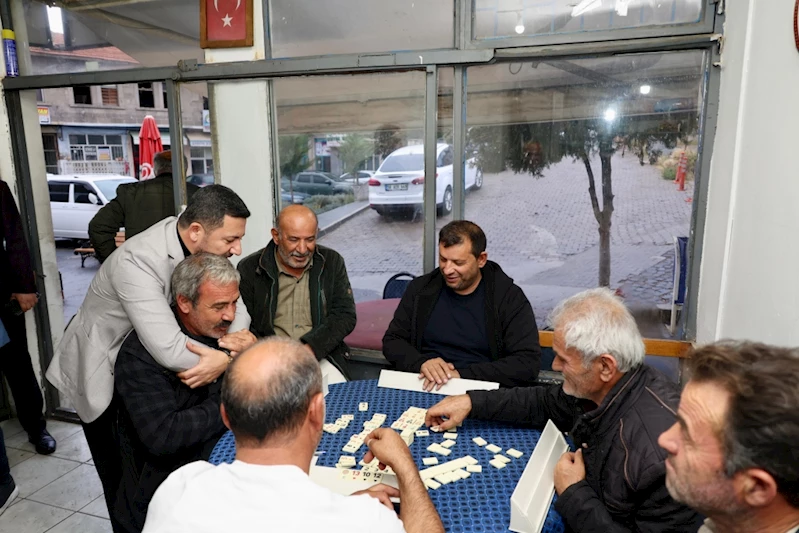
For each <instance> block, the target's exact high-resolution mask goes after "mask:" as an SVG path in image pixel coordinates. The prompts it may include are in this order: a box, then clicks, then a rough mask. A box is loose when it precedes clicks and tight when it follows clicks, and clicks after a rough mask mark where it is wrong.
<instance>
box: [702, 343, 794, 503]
mask: <svg viewBox="0 0 799 533" xmlns="http://www.w3.org/2000/svg"><path fill="white" fill-rule="evenodd" d="M688 367H689V371H690V372H691V381H695V382H699V383H715V384H718V385H720V386H721V387H723V388H724V390H726V391H727V392H728V393H729V395H730V404H729V410H728V412H727V418H726V420H725V422H724V427H723V434H722V435H721V436H720V439H721V442H722V445H723V448H724V453H725V456H726V457H725V470H726V474H727V476H732V475H734V474H735V473H736V472H740V471H741V470H744V469H746V468H760V469H763V470H765V471H766V472H768V473H769V474H771V476H772V477H773V478H774V479H775V481H776V482H777V490H778V491H779V493H780V494H782V496H783V497H784V498H785V499H786V501H787V502H788V503H789V504H790V505H791V506H793V507H796V508H799V445H797V443H799V415H798V414H797V413H799V349H796V348H780V347H776V346H769V345H766V344H761V343H756V342H743V341H721V342H717V343H714V344H709V345H707V346H703V347H701V348H699V349H697V350H696V351H695V352H694V353H693V355H692V356H691V358H690V359H689V360H688Z"/></svg>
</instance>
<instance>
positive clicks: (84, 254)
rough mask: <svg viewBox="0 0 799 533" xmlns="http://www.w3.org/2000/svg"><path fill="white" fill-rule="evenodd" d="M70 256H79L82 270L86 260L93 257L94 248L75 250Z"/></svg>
mask: <svg viewBox="0 0 799 533" xmlns="http://www.w3.org/2000/svg"><path fill="white" fill-rule="evenodd" d="M72 255H79V256H80V267H81V268H83V267H84V264H85V263H86V260H87V259H88V258H90V257H94V248H75V250H73V252H72Z"/></svg>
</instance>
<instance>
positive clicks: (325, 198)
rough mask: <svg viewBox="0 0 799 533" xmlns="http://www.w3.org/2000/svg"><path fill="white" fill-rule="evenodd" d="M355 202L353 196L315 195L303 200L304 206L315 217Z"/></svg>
mask: <svg viewBox="0 0 799 533" xmlns="http://www.w3.org/2000/svg"><path fill="white" fill-rule="evenodd" d="M354 201H355V195H353V194H336V195H322V194H320V195H316V196H311V197H310V198H308V199H306V200H305V206H306V207H308V208H310V209H311V210H312V211H313V212H314V213H316V214H317V215H319V214H321V213H324V212H326V211H331V210H333V209H335V208H337V207H341V206H343V205H347V204H351V203H352V202H354Z"/></svg>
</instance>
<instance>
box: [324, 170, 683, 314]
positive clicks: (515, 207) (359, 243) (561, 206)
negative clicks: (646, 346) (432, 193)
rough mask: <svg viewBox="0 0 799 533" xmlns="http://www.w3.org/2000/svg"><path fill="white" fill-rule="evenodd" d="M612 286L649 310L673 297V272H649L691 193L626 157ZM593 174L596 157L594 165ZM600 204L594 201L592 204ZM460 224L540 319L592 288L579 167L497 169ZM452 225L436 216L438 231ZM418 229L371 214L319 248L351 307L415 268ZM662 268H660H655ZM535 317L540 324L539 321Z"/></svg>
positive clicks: (593, 228) (595, 256) (592, 243)
mask: <svg viewBox="0 0 799 533" xmlns="http://www.w3.org/2000/svg"><path fill="white" fill-rule="evenodd" d="M612 164H613V174H612V177H613V192H614V195H615V200H614V213H613V220H612V227H611V286H612V287H614V288H615V287H619V286H621V285H622V284H623V285H624V286H625V289H626V292H625V293H629V294H631V295H634V296H635V297H636V298H641V299H642V300H641V301H645V302H649V303H650V305H654V304H656V303H659V302H660V297H659V296H658V297H655V295H659V294H668V292H669V291H671V283H672V281H671V274H669V275H666V276H655V277H647V273H648V272H649V269H650V268H653V267H655V266H656V265H665V266H664V267H662V268H666V269H667V270H669V271H670V268H671V267H670V265H671V259H667V258H666V255H664V254H666V253H667V252H668V251H670V250H671V247H672V242H673V236H675V235H687V233H688V229H689V224H690V218H691V204H690V203H689V202H688V201H687V200H688V198H689V197H690V196H691V192H690V191H686V192H679V191H677V190H676V187H675V185H674V184H673V183H672V182H671V181H667V180H663V179H662V178H661V177H660V174H659V172H658V171H657V169H655V168H653V167H651V166H649V165H645V166H640V165H639V163H638V161H637V159H636V158H633V157H629V156H628V157H621V156H620V155H618V154H617V155H616V156H614V158H613V160H612ZM593 168H594V173H595V175H597V176H599V174H600V165H599V160H598V158H597V159H595V160H594V161H593ZM600 202H601V200H600ZM466 218H468V219H469V220H472V221H474V222H476V223H477V224H479V225H480V226H481V227H482V228H483V230H484V231H485V232H486V235H487V237H488V255H489V258H491V259H493V260H495V261H497V262H498V263H499V264H500V265H501V266H502V267H503V269H504V270H505V271H506V272H508V273H509V274H510V275H511V276H512V277H513V278H514V279H515V280H516V283H518V284H519V285H520V286H521V287H522V288H523V289H524V291H525V293H526V294H527V296H528V297H529V298H530V301H531V302H532V304H533V307H534V309H535V312H536V316H538V317H546V316H547V315H548V314H549V312H550V311H551V310H552V308H553V307H554V306H555V304H557V302H558V301H560V300H561V299H563V298H565V297H568V296H569V295H571V294H574V293H576V292H579V291H580V290H583V289H585V288H589V287H594V286H596V284H597V278H598V261H599V250H598V241H599V239H598V233H597V223H596V220H595V219H594V215H593V212H592V209H591V202H590V197H589V195H588V179H587V176H586V173H585V168H584V167H583V166H582V163H574V162H572V161H570V160H565V161H562V162H560V163H558V164H556V165H553V166H551V167H550V168H549V169H547V170H546V171H545V172H544V177H542V178H534V177H532V176H529V175H520V174H513V173H512V172H503V173H500V174H490V175H486V176H485V180H484V185H483V188H482V189H481V190H479V191H474V192H470V193H469V194H467V197H466ZM449 220H450V218H449V217H447V218H439V219H438V221H437V224H436V226H437V228H440V227H441V226H443V225H444V224H446V223H447V222H448V221H449ZM422 230H423V228H422V223H421V221H420V220H418V219H416V220H412V219H411V218H410V217H405V218H398V219H385V218H382V217H380V216H379V215H377V213H375V212H374V211H373V210H368V211H365V212H363V213H361V214H359V215H358V216H356V217H353V218H352V219H350V220H349V221H347V222H345V223H344V224H342V225H341V226H340V227H339V228H337V229H336V230H335V231H334V232H332V233H331V234H329V235H327V236H325V237H324V238H323V239H321V241H320V242H321V243H322V244H325V245H326V246H330V247H332V248H334V249H336V250H338V251H339V252H340V253H341V254H342V255H343V256H344V257H345V259H346V262H347V269H348V271H349V274H350V278H351V280H352V284H353V288H354V291H355V295H356V299H357V300H358V301H362V300H367V299H373V298H379V297H380V294H381V291H382V288H383V285H384V284H385V282H386V280H387V279H388V278H389V277H390V276H391V275H392V274H394V273H397V272H401V271H408V272H411V273H414V274H420V273H421V270H422ZM662 268H661V270H662ZM543 322H544V321H543V320H542V319H539V326H541V325H542V324H543Z"/></svg>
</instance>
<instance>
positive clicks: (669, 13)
mask: <svg viewBox="0 0 799 533" xmlns="http://www.w3.org/2000/svg"><path fill="white" fill-rule="evenodd" d="M706 3H707V2H706V1H705V0H613V1H610V0H605V1H604V2H603V1H602V0H547V1H542V2H527V1H524V0H475V2H474V11H475V13H474V38H475V39H496V38H505V37H518V36H528V37H531V36H538V35H551V34H568V33H582V32H592V31H599V30H617V29H623V28H639V27H644V26H665V25H675V24H686V23H696V22H699V21H700V20H701V17H702V8H703V5H704V4H706Z"/></svg>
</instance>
